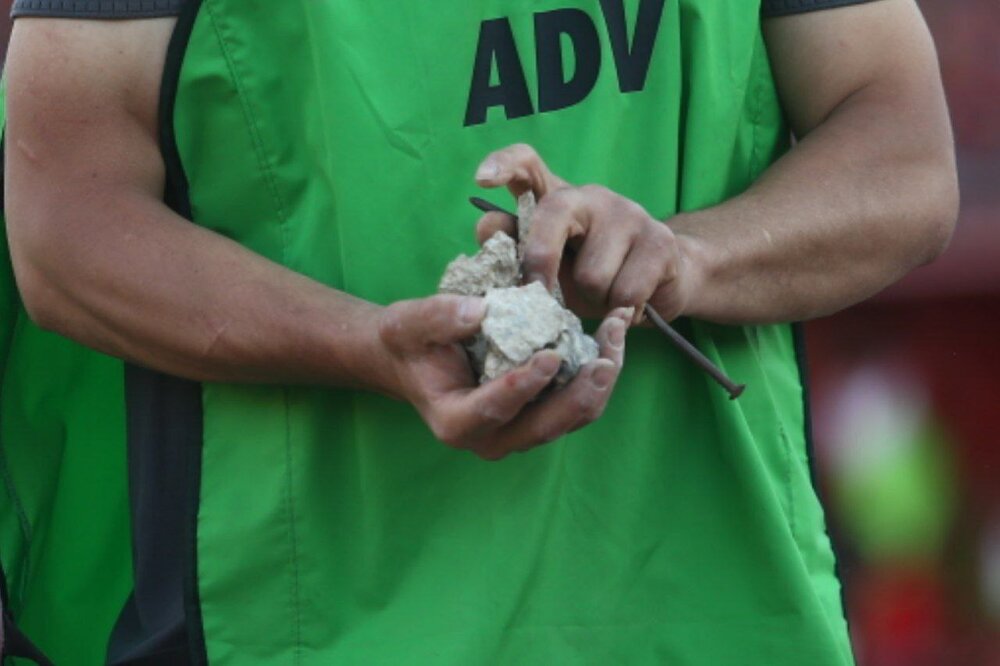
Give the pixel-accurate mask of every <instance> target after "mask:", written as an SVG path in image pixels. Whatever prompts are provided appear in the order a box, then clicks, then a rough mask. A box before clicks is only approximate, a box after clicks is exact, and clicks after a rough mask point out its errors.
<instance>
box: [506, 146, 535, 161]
mask: <svg viewBox="0 0 1000 666" xmlns="http://www.w3.org/2000/svg"><path fill="white" fill-rule="evenodd" d="M510 151H511V153H513V154H514V156H516V157H517V158H518V159H519V160H523V161H526V162H537V161H539V157H538V151H536V150H535V148H534V146H532V145H531V144H527V143H524V142H521V143H515V144H514V145H512V146H511V147H510Z"/></svg>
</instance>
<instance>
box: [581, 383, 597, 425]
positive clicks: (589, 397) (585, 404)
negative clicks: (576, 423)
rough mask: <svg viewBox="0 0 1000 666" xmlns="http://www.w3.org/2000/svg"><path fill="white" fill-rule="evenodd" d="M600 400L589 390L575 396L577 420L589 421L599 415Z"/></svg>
mask: <svg viewBox="0 0 1000 666" xmlns="http://www.w3.org/2000/svg"><path fill="white" fill-rule="evenodd" d="M601 411H602V410H601V400H600V399H599V398H598V397H597V396H596V395H595V394H594V393H593V392H591V391H587V392H586V393H584V394H583V395H582V396H580V397H579V398H577V414H578V415H579V420H580V421H582V422H584V423H590V422H591V421H593V420H594V419H596V418H597V417H598V416H600V415H601Z"/></svg>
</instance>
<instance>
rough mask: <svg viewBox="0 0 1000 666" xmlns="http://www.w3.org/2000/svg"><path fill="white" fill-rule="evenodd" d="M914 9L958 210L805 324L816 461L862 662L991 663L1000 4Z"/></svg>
mask: <svg viewBox="0 0 1000 666" xmlns="http://www.w3.org/2000/svg"><path fill="white" fill-rule="evenodd" d="M920 5H921V7H922V8H923V10H924V13H925V15H926V17H927V22H928V24H929V25H930V28H931V32H932V33H933V34H934V37H935V39H936V41H937V45H938V50H939V53H940V57H941V67H942V71H943V74H944V81H945V87H946V88H947V92H948V98H949V101H950V105H951V113H952V118H953V121H954V125H955V135H956V141H957V145H958V160H959V172H960V177H961V183H962V214H961V219H960V222H959V226H958V231H957V232H956V235H955V239H954V241H953V242H952V246H951V248H950V249H949V251H948V252H947V253H946V254H945V255H944V256H943V257H942V258H941V259H940V260H939V261H938V262H936V263H935V264H933V265H931V266H929V267H926V268H923V269H920V270H918V271H916V272H915V273H913V274H912V275H910V276H909V277H908V278H906V279H905V280H904V281H903V282H901V283H900V284H898V285H896V286H894V287H892V288H891V289H889V290H888V291H886V292H885V293H883V294H881V295H880V296H878V297H876V298H875V299H873V300H871V301H869V302H867V303H864V304H862V305H859V306H857V307H854V308H851V309H849V310H847V311H845V312H842V313H840V314H838V315H836V316H833V317H829V318H827V319H822V320H819V321H815V322H812V323H810V324H809V325H808V327H807V331H808V338H807V340H808V347H809V360H810V368H811V375H812V376H811V390H812V406H813V427H814V431H815V444H816V455H817V466H818V472H819V479H820V485H821V488H820V490H821V493H822V495H823V497H824V500H825V503H826V506H827V509H828V515H829V522H830V530H831V533H832V536H833V538H834V542H835V543H836V544H837V547H838V552H839V555H840V561H841V564H840V566H841V577H842V579H843V581H844V583H845V585H846V599H847V605H848V615H849V620H850V623H851V631H852V636H853V640H854V643H855V648H856V653H857V656H858V663H859V666H925V665H926V666H944V665H947V666H1000V431H998V427H997V424H998V423H1000V418H998V415H997V412H996V411H995V410H1000V390H998V388H997V386H996V384H997V382H1000V349H998V348H997V346H998V345H1000V1H998V0H922V1H921V2H920ZM0 6H2V8H3V12H2V17H3V18H2V19H0V40H2V41H0V44H2V45H6V43H7V34H8V31H9V28H10V26H9V21H7V20H6V17H7V15H8V14H9V6H10V2H9V0H0Z"/></svg>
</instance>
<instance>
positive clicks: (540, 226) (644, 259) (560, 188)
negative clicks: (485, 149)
mask: <svg viewBox="0 0 1000 666" xmlns="http://www.w3.org/2000/svg"><path fill="white" fill-rule="evenodd" d="M476 182H477V183H478V184H479V185H480V186H482V187H488V188H492V187H501V186H506V187H507V188H508V189H509V190H510V191H511V193H512V194H514V195H515V196H519V195H520V194H523V193H524V192H527V191H528V190H531V191H533V192H534V193H535V196H536V198H537V199H538V207H537V208H536V210H535V217H534V220H533V223H532V228H531V233H530V235H529V237H528V239H527V247H526V249H525V256H524V261H523V268H524V276H525V283H530V282H533V281H535V280H540V281H542V283H543V284H545V285H546V286H547V287H549V288H552V286H553V285H554V284H555V283H556V280H557V279H558V280H559V283H560V285H561V287H562V290H563V293H564V295H565V297H566V302H567V305H568V306H569V307H570V309H572V310H573V311H574V312H576V313H577V314H578V315H579V316H581V317H589V318H603V317H604V316H606V315H607V313H608V312H610V311H612V310H614V309H615V308H619V307H634V308H635V311H636V321H639V320H641V318H642V311H643V306H644V305H645V304H646V303H647V302H650V303H652V305H653V306H654V307H655V308H656V309H657V311H658V312H659V313H660V314H661V315H662V316H663V317H664V318H665V319H666V320H668V321H670V320H672V319H675V318H676V317H678V316H679V315H681V314H683V313H684V310H685V306H686V305H687V303H688V301H689V299H690V296H691V293H692V291H693V289H694V282H695V276H694V273H695V271H694V270H693V267H692V264H693V262H692V260H691V258H690V257H689V256H688V252H687V249H688V247H687V244H686V239H684V238H680V237H678V235H676V234H674V232H673V231H671V229H670V227H669V226H667V225H666V224H664V223H662V222H660V221H658V220H656V219H654V218H653V217H652V216H651V215H650V214H649V213H648V212H646V210H645V209H644V208H643V207H642V206H640V205H639V204H637V203H636V202H634V201H632V200H630V199H627V198H625V197H623V196H621V195H620V194H617V193H615V192H613V191H611V190H609V189H607V188H605V187H602V186H600V185H584V186H581V187H576V186H573V185H570V184H569V183H567V182H566V181H564V180H563V179H562V178H559V177H558V176H556V175H554V174H553V173H552V172H551V171H550V170H549V168H548V167H547V166H546V165H545V162H543V161H542V158H541V157H539V155H538V153H537V152H536V151H535V150H534V149H533V148H532V147H531V146H528V145H524V144H517V145H513V146H510V147H507V148H504V149H502V150H499V151H497V152H494V153H491V154H490V155H489V156H488V157H487V158H486V159H485V160H483V162H482V164H481V165H480V167H479V170H478V171H477V172H476ZM513 225H514V221H513V219H512V218H511V217H510V216H507V215H503V214H500V213H487V214H485V215H484V216H483V217H482V218H481V219H480V220H479V223H478V225H477V227H476V235H477V238H478V239H479V241H480V242H481V243H482V242H485V241H486V240H487V239H488V238H490V237H491V236H492V235H493V234H494V233H496V232H497V231H499V230H504V231H507V232H508V233H510V232H511V231H512V229H513ZM567 246H569V247H570V248H571V249H573V250H575V253H569V254H566V253H564V251H565V249H566V248H567Z"/></svg>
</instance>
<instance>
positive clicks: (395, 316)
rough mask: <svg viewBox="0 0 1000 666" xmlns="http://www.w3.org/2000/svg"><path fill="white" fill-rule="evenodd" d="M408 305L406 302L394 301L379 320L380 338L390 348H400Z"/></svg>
mask: <svg viewBox="0 0 1000 666" xmlns="http://www.w3.org/2000/svg"><path fill="white" fill-rule="evenodd" d="M404 310H406V306H405V304H404V303H394V304H392V305H390V306H388V307H386V309H385V310H383V312H382V316H381V317H380V318H379V321H378V335H379V339H380V340H382V342H383V343H384V344H385V345H386V346H387V347H389V348H390V349H398V347H399V346H400V341H401V339H402V332H403V331H404V330H405V325H404V322H405V319H406V317H405V315H404Z"/></svg>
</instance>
